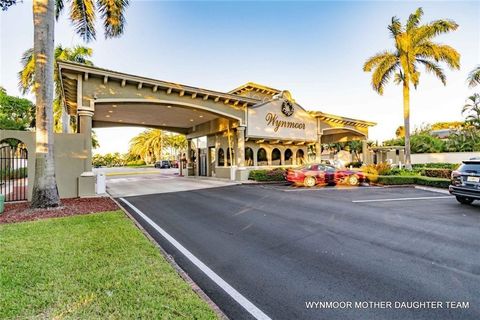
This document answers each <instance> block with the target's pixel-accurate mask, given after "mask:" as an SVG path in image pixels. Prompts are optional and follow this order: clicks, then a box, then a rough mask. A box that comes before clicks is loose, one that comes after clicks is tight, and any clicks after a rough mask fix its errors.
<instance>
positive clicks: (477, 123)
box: [462, 93, 480, 129]
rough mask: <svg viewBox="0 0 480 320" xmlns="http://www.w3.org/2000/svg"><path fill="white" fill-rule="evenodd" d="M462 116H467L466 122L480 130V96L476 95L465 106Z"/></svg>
mask: <svg viewBox="0 0 480 320" xmlns="http://www.w3.org/2000/svg"><path fill="white" fill-rule="evenodd" d="M462 114H466V117H465V122H466V123H467V124H470V125H472V126H474V127H475V128H478V129H480V94H478V93H474V94H473V95H471V96H470V97H468V99H467V103H466V104H465V105H464V106H463V109H462Z"/></svg>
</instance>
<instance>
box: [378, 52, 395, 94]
mask: <svg viewBox="0 0 480 320" xmlns="http://www.w3.org/2000/svg"><path fill="white" fill-rule="evenodd" d="M399 66H400V62H399V61H398V59H397V57H395V56H393V57H390V58H387V59H384V60H383V61H382V63H380V64H379V65H378V66H377V67H376V69H375V71H374V72H373V74H372V87H373V89H374V90H375V91H377V92H378V94H380V95H382V94H383V87H384V86H385V85H386V84H387V82H388V81H389V80H390V78H391V76H392V74H393V73H394V72H395V70H396V69H397V68H399Z"/></svg>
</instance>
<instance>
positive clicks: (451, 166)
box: [412, 162, 460, 170]
mask: <svg viewBox="0 0 480 320" xmlns="http://www.w3.org/2000/svg"><path fill="white" fill-rule="evenodd" d="M459 166H460V164H458V163H446V162H438V163H435V162H430V163H416V164H413V165H412V167H413V168H414V169H424V168H435V169H451V170H455V169H457V168H458V167H459Z"/></svg>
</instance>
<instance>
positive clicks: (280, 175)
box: [248, 169, 285, 181]
mask: <svg viewBox="0 0 480 320" xmlns="http://www.w3.org/2000/svg"><path fill="white" fill-rule="evenodd" d="M284 173H285V169H272V170H252V171H250V173H249V174H248V179H249V180H255V181H285V176H284Z"/></svg>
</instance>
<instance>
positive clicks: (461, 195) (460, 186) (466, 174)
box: [448, 158, 480, 204]
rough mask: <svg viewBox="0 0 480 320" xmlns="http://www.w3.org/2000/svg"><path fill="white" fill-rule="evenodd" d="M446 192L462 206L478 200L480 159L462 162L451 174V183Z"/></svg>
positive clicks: (479, 196) (479, 197)
mask: <svg viewBox="0 0 480 320" xmlns="http://www.w3.org/2000/svg"><path fill="white" fill-rule="evenodd" d="M448 191H450V193H451V194H452V195H454V196H455V197H456V198H457V201H458V202H460V203H462V204H471V203H472V202H473V201H474V200H480V159H475V158H474V159H472V160H466V161H463V163H462V164H461V165H460V167H458V169H457V170H455V171H453V172H452V182H451V185H450V187H449V188H448Z"/></svg>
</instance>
